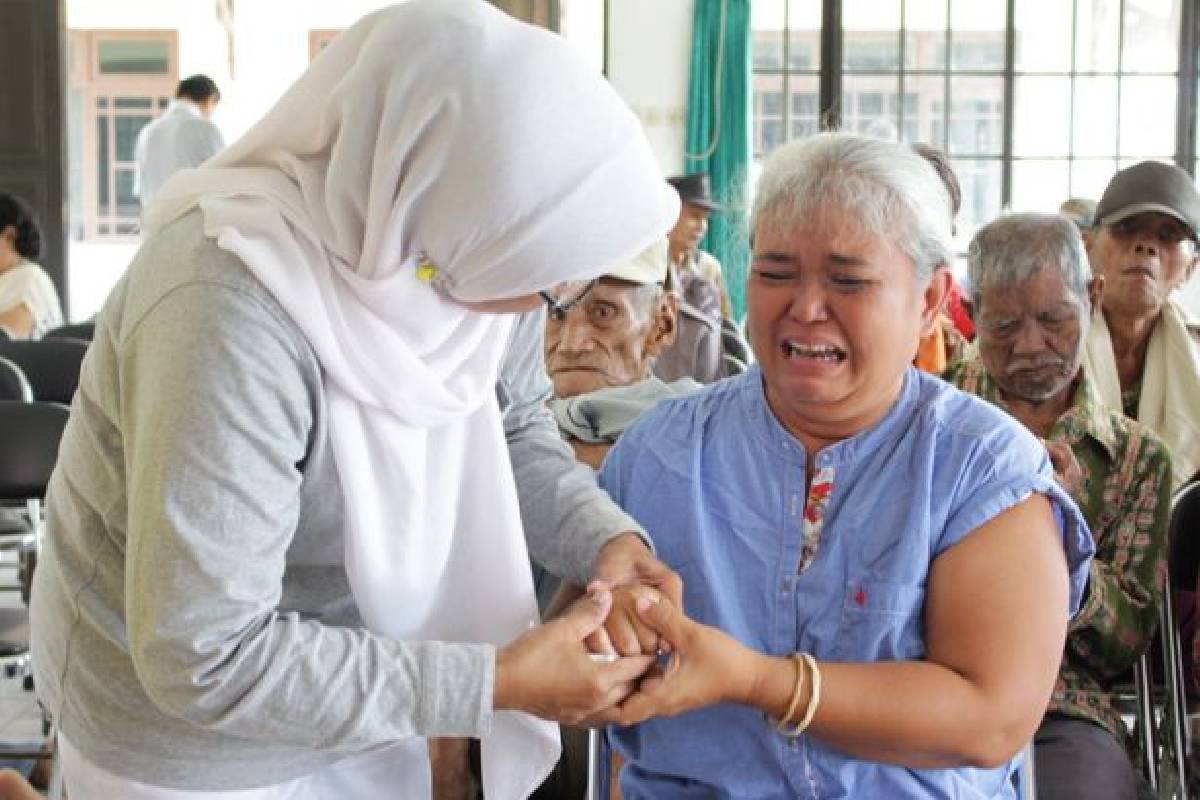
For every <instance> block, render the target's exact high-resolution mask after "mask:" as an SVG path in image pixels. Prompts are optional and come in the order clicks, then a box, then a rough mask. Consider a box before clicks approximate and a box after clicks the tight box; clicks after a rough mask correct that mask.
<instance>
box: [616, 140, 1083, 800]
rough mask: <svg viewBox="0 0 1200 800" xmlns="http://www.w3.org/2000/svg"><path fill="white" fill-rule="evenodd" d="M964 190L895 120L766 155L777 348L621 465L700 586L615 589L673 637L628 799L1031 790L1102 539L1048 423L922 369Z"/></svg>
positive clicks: (771, 335)
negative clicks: (1043, 426)
mask: <svg viewBox="0 0 1200 800" xmlns="http://www.w3.org/2000/svg"><path fill="white" fill-rule="evenodd" d="M949 207H950V204H949V201H948V199H947V197H946V190H945V188H944V187H943V186H942V183H941V181H939V179H938V177H937V176H936V175H935V174H934V172H933V170H931V169H930V168H929V166H928V165H927V164H926V163H925V162H924V161H923V160H922V159H921V157H920V156H919V155H917V154H916V153H914V152H912V150H910V149H909V148H908V147H907V146H905V145H900V144H897V143H893V142H886V141H881V140H877V139H870V138H866V137H860V136H855V135H850V134H821V135H818V136H813V137H809V138H807V139H804V140H799V141H796V142H792V143H790V144H787V145H785V146H783V147H781V148H779V149H778V150H776V151H775V152H773V153H772V154H771V156H770V157H769V158H768V160H767V162H766V164H765V165H764V169H763V174H762V178H761V179H760V182H759V185H758V189H757V192H756V194H755V207H754V210H753V218H752V231H753V241H752V244H753V261H752V264H751V272H750V277H749V279H748V283H747V290H748V307H749V318H748V320H749V323H748V324H749V328H750V333H751V335H750V341H751V343H752V345H753V347H754V349H755V354H756V355H757V357H758V363H757V365H756V366H754V367H752V368H751V369H750V370H749V371H747V372H746V373H744V374H743V375H741V376H739V377H736V378H732V379H729V380H726V381H723V382H722V383H720V384H718V385H716V386H713V387H710V388H708V389H706V390H703V391H701V392H699V393H696V394H694V395H691V396H688V397H685V398H679V399H670V400H665V401H663V402H662V403H660V404H659V405H658V406H657V407H656V408H654V409H653V410H652V411H650V412H648V413H647V414H646V415H645V416H643V417H642V418H641V419H640V420H638V421H637V422H636V423H635V424H634V425H633V426H632V427H631V428H630V429H629V430H627V431H626V432H625V434H624V436H622V437H621V439H620V441H618V442H617V444H616V446H615V447H614V448H613V449H612V451H611V452H610V453H609V454H608V458H607V459H606V460H605V462H604V466H603V468H602V469H601V481H602V484H603V485H604V487H605V488H606V489H608V490H609V492H610V493H611V494H612V495H613V497H614V498H616V499H617V500H618V502H620V503H621V504H622V505H623V506H624V507H625V509H626V510H627V511H630V512H631V513H633V514H635V515H637V516H638V519H639V520H640V521H641V522H642V523H643V524H644V525H646V527H647V530H648V531H649V532H650V533H651V535H652V536H653V537H654V542H655V545H656V546H657V547H658V552H659V555H660V557H661V558H662V559H663V560H664V561H666V562H667V563H668V564H670V565H673V566H675V568H677V569H678V570H679V571H680V574H681V576H682V577H683V580H684V606H683V608H682V609H679V608H677V607H676V606H675V605H674V604H673V603H672V602H671V601H670V600H668V599H665V598H662V597H661V596H660V595H659V594H658V593H657V592H654V591H653V590H643V589H636V588H635V589H630V590H628V591H626V590H621V591H619V593H618V596H619V599H620V603H621V605H622V606H624V605H625V604H627V603H632V604H633V605H634V606H635V608H636V610H637V611H638V613H639V614H640V615H641V618H642V620H643V621H644V622H646V623H647V625H648V626H649V627H650V628H651V630H652V631H653V632H654V633H655V634H657V636H658V637H659V640H658V641H648V642H647V643H646V644H647V645H651V644H654V645H656V646H658V647H660V648H663V649H668V650H670V651H672V652H673V653H674V657H673V658H672V659H671V661H670V664H669V665H668V666H667V668H666V670H665V672H664V674H662V675H652V676H650V677H647V678H644V679H643V680H642V682H641V684H640V688H639V692H638V693H637V694H635V695H634V696H632V697H630V698H629V699H628V700H626V701H625V702H624V703H623V704H622V712H621V716H622V721H623V722H640V723H641V724H637V725H634V726H632V727H626V728H614V729H610V733H609V738H610V739H611V741H612V742H613V745H614V747H615V748H616V750H617V751H618V752H619V753H620V754H621V756H622V757H624V758H625V759H626V766H625V767H624V769H623V770H622V772H621V778H620V780H621V789H622V793H623V795H624V797H626V798H627V799H630V798H639V799H640V798H676V797H679V798H682V797H785V796H786V797H794V796H800V797H810V796H816V797H864V798H889V800H891V799H894V798H901V799H903V798H922V799H927V798H942V799H944V800H949V799H950V798H959V797H968V796H969V797H988V798H1011V797H1013V796H1014V789H1013V783H1012V777H1013V773H1014V771H1015V769H1016V767H1017V765H1018V753H1019V752H1020V750H1021V748H1022V747H1023V746H1024V745H1025V744H1026V743H1027V742H1028V741H1029V739H1030V737H1031V736H1032V735H1033V732H1034V730H1035V729H1036V728H1037V725H1038V723H1039V722H1040V721H1041V718H1042V714H1043V712H1044V711H1045V707H1046V702H1047V700H1048V698H1049V696H1050V692H1051V689H1052V687H1053V684H1054V675H1055V673H1056V671H1057V669H1058V665H1059V661H1060V658H1061V654H1062V647H1063V641H1064V637H1065V634H1066V628H1067V622H1068V619H1069V615H1070V613H1071V612H1072V610H1074V609H1076V608H1077V607H1078V604H1079V601H1080V596H1081V594H1082V591H1083V585H1084V581H1085V578H1086V574H1087V562H1088V557H1089V556H1090V553H1091V540H1090V537H1089V535H1088V532H1087V528H1086V525H1085V523H1084V522H1083V520H1082V519H1081V518H1080V517H1079V513H1078V509H1077V508H1076V507H1075V504H1074V503H1073V502H1071V500H1070V498H1069V497H1068V496H1067V494H1066V493H1065V492H1064V491H1063V489H1062V488H1061V487H1060V486H1059V485H1058V484H1057V483H1056V482H1055V480H1054V473H1053V470H1052V466H1051V463H1050V460H1049V458H1048V457H1047V455H1046V450H1045V448H1044V447H1043V446H1042V445H1041V444H1040V443H1039V442H1038V440H1037V438H1036V437H1034V436H1033V435H1032V434H1030V433H1029V432H1028V431H1026V430H1025V429H1024V428H1022V427H1021V425H1020V424H1018V423H1017V422H1016V421H1015V420H1013V419H1012V418H1011V417H1009V416H1007V415H1006V414H1004V413H1003V412H1002V411H1000V410H999V409H997V408H995V407H994V406H991V405H989V404H987V403H984V402H983V401H981V400H979V399H977V398H974V397H971V396H969V395H967V394H964V393H962V392H959V391H958V390H956V389H953V388H951V387H950V386H949V385H947V384H946V383H944V382H943V381H941V380H939V379H937V378H935V377H932V376H928V375H926V374H924V373H922V372H920V371H918V370H916V369H915V368H913V367H912V366H911V360H912V354H913V351H914V350H915V348H916V343H917V339H918V337H919V336H921V335H922V334H923V333H925V332H927V331H928V330H929V329H930V327H931V326H932V325H934V324H936V321H937V314H938V310H939V308H940V307H941V305H942V302H943V300H944V298H945V295H946V291H947V289H948V287H949V282H950V275H949V267H948V265H949V262H950V259H951V258H952V249H951V235H950V214H949ZM655 715H662V716H661V718H655V719H649V718H650V717H652V716H655ZM668 715H670V716H668ZM646 719H649V721H645V722H642V720H646Z"/></svg>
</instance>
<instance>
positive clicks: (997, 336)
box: [946, 213, 1171, 800]
mask: <svg viewBox="0 0 1200 800" xmlns="http://www.w3.org/2000/svg"><path fill="white" fill-rule="evenodd" d="M969 258H970V267H969V269H970V278H971V287H972V294H973V300H974V307H975V309H976V322H977V323H978V338H977V339H976V344H977V346H978V352H977V354H976V355H974V356H973V357H972V358H971V359H970V360H968V361H966V362H962V363H960V364H957V365H955V366H954V367H952V368H951V369H950V371H949V372H948V374H947V376H946V378H947V380H950V381H951V382H952V383H954V384H956V385H957V386H959V387H960V388H962V389H963V390H965V391H968V392H971V393H973V394H976V395H978V396H980V397H982V398H983V399H985V400H988V401H989V402H992V403H995V404H996V405H998V406H999V407H1001V408H1003V409H1004V410H1005V411H1007V412H1008V413H1009V414H1011V415H1013V416H1014V417H1016V418H1017V420H1019V421H1020V422H1021V423H1022V424H1023V425H1024V426H1025V427H1026V428H1028V429H1029V430H1030V431H1031V432H1032V433H1033V434H1035V435H1036V436H1038V437H1039V438H1040V439H1042V440H1043V441H1044V442H1045V445H1046V448H1047V450H1048V452H1049V455H1050V460H1051V462H1052V463H1053V464H1054V467H1055V477H1056V479H1057V480H1058V482H1059V483H1060V484H1061V485H1062V487H1063V488H1064V489H1065V490H1066V491H1067V492H1069V493H1070V495H1071V496H1072V497H1073V498H1074V499H1075V502H1076V503H1077V504H1078V505H1079V507H1080V509H1081V510H1082V511H1083V515H1084V518H1085V519H1086V520H1087V523H1088V527H1089V528H1090V529H1091V531H1092V538H1093V539H1094V540H1095V543H1096V555H1095V558H1094V559H1093V560H1092V564H1091V569H1090V571H1089V575H1088V589H1087V596H1086V599H1085V600H1084V603H1083V606H1082V608H1081V609H1080V611H1079V614H1078V616H1076V617H1075V619H1074V620H1072V622H1071V627H1070V629H1069V630H1068V633H1067V643H1066V649H1065V650H1064V652H1063V658H1062V667H1061V668H1060V669H1059V674H1058V681H1057V683H1056V684H1055V687H1054V694H1053V695H1052V696H1051V698H1050V705H1049V707H1048V709H1047V714H1046V718H1045V719H1044V720H1043V721H1042V724H1041V726H1040V727H1039V728H1038V732H1037V735H1036V736H1035V737H1034V745H1035V753H1036V762H1037V789H1038V797H1040V798H1046V800H1060V798H1080V800H1084V799H1085V798H1086V799H1087V800H1103V799H1104V798H1112V800H1123V799H1124V798H1132V797H1136V796H1137V791H1138V778H1137V775H1136V773H1135V771H1134V768H1133V765H1132V764H1131V763H1130V760H1129V757H1128V755H1127V754H1126V749H1125V747H1124V745H1125V740H1126V738H1127V734H1126V729H1125V724H1124V722H1123V721H1122V720H1121V715H1120V712H1119V711H1118V709H1117V708H1116V705H1115V698H1114V695H1113V691H1112V681H1113V680H1114V678H1116V677H1118V676H1121V675H1124V674H1125V673H1127V672H1128V671H1129V669H1130V668H1132V666H1133V664H1134V662H1136V661H1137V659H1138V657H1139V656H1140V655H1141V654H1142V652H1144V651H1145V649H1146V648H1147V647H1149V645H1150V640H1151V638H1152V637H1153V635H1154V628H1155V623H1156V621H1157V611H1158V605H1159V604H1160V603H1161V602H1162V594H1163V586H1162V584H1161V583H1160V581H1159V576H1160V575H1162V574H1163V571H1164V570H1165V569H1166V551H1167V523H1168V518H1169V514H1170V507H1171V465H1170V459H1169V458H1168V456H1167V449H1166V447H1165V446H1164V445H1163V443H1162V442H1161V441H1160V440H1159V438H1158V437H1157V436H1155V435H1154V433H1153V432H1152V431H1151V430H1150V429H1149V428H1147V427H1146V426H1144V425H1142V424H1140V423H1138V422H1136V421H1134V420H1132V419H1129V418H1128V417H1125V416H1124V415H1123V414H1121V413H1120V411H1117V410H1114V409H1112V408H1109V407H1108V406H1106V405H1105V404H1104V402H1103V401H1102V400H1101V399H1100V397H1099V394H1098V393H1097V391H1096V387H1095V384H1094V382H1093V381H1092V379H1091V376H1090V375H1089V374H1088V370H1087V368H1085V367H1084V366H1083V365H1082V361H1083V350H1084V343H1085V341H1086V340H1087V334H1088V327H1089V325H1090V323H1091V319H1092V310H1093V309H1094V308H1096V306H1097V304H1098V302H1099V299H1100V296H1101V292H1102V291H1103V288H1104V279H1103V278H1099V277H1097V278H1093V277H1092V276H1091V271H1090V270H1089V269H1088V265H1087V260H1086V256H1085V255H1084V251H1083V241H1082V240H1081V238H1080V236H1079V232H1078V230H1077V229H1076V227H1075V225H1074V224H1073V223H1072V221H1071V220H1070V219H1068V218H1067V217H1065V216H1062V215H1060V214H1036V213H1027V214H1013V215H1010V216H1007V217H1001V218H1000V219H998V220H996V221H994V222H992V223H990V224H988V225H987V226H985V227H984V228H982V229H981V230H980V231H979V232H978V233H977V234H975V238H974V240H973V241H972V242H971V248H970V256H969Z"/></svg>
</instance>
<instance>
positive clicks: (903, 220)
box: [750, 133, 954, 280]
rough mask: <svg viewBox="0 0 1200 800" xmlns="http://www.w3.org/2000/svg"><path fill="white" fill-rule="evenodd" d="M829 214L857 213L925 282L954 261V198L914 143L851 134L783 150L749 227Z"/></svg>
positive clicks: (772, 161)
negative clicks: (825, 211)
mask: <svg viewBox="0 0 1200 800" xmlns="http://www.w3.org/2000/svg"><path fill="white" fill-rule="evenodd" d="M826 208H834V209H837V210H840V211H842V212H844V213H849V214H852V215H853V216H854V217H855V218H856V219H857V220H858V222H859V224H860V225H862V227H863V230H864V231H865V232H866V233H868V234H872V235H874V236H877V237H879V238H883V239H890V240H891V241H893V242H894V243H895V244H896V245H897V247H899V249H900V250H901V252H903V253H904V254H905V255H907V256H908V257H909V258H910V259H911V260H912V262H913V264H914V265H915V266H916V270H917V277H918V278H920V279H922V280H924V279H925V278H928V277H929V275H930V274H932V272H933V271H934V269H936V268H938V267H940V266H949V265H950V264H951V262H952V261H953V257H954V255H953V254H954V249H953V243H952V236H953V233H952V230H953V222H952V220H951V218H950V196H949V194H948V193H947V192H946V187H945V185H944V184H943V183H942V181H941V178H939V177H938V175H937V173H936V172H934V170H933V167H931V166H930V165H929V163H928V162H927V161H926V160H925V159H924V158H922V157H921V156H920V155H918V154H917V153H915V152H914V151H913V150H912V149H911V148H909V147H908V146H907V145H901V144H897V143H896V142H888V141H884V140H883V139H874V138H871V137H868V136H858V135H855V134H850V133H820V134H817V135H815V136H810V137H808V138H806V139H798V140H794V141H792V142H790V143H788V144H785V145H783V146H782V147H780V148H778V149H777V150H775V151H774V152H773V153H771V155H770V156H768V157H767V160H766V162H765V163H764V164H763V172H762V177H761V178H759V181H758V188H757V191H756V193H755V198H754V208H753V210H752V212H751V217H750V227H751V230H756V229H757V227H758V225H759V224H760V223H761V222H762V221H763V220H764V219H765V218H768V217H770V218H771V219H772V220H778V221H779V222H782V223H784V224H788V223H793V222H797V221H799V220H800V219H802V218H803V217H806V216H812V215H815V214H818V213H820V212H821V211H822V210H823V209H826ZM780 216H782V219H780ZM897 228H899V233H897Z"/></svg>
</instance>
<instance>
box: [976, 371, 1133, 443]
mask: <svg viewBox="0 0 1200 800" xmlns="http://www.w3.org/2000/svg"><path fill="white" fill-rule="evenodd" d="M958 386H959V388H960V389H962V390H963V391H964V392H970V393H971V394H974V395H977V396H978V397H980V398H982V399H984V400H987V401H988V402H989V403H992V404H994V405H997V406H999V407H1000V408H1003V409H1004V410H1005V411H1007V410H1008V406H1007V404H1005V402H1004V400H1003V398H1001V397H1000V387H999V386H998V385H997V383H996V381H995V380H993V379H992V376H991V375H989V374H988V372H987V370H986V369H984V367H983V360H982V359H981V358H980V357H979V354H978V353H975V354H974V355H973V356H972V357H971V359H970V360H969V361H967V362H965V363H964V364H963V366H962V372H961V373H960V375H959V377H958ZM1085 436H1089V437H1091V438H1092V439H1094V440H1095V441H1096V442H1097V443H1098V444H1099V445H1100V446H1101V447H1103V448H1104V451H1105V452H1106V453H1107V454H1108V457H1109V460H1115V459H1116V457H1117V449H1118V443H1117V434H1116V431H1114V430H1113V424H1112V412H1111V411H1110V410H1109V408H1108V407H1107V406H1106V405H1104V403H1103V402H1102V401H1101V399H1100V395H1099V393H1098V392H1097V390H1096V386H1095V384H1094V383H1093V381H1092V379H1091V377H1090V376H1089V374H1088V370H1087V367H1085V366H1083V365H1080V368H1079V383H1078V385H1077V386H1076V387H1075V394H1074V396H1073V397H1072V398H1071V405H1070V406H1069V407H1068V408H1067V410H1066V411H1064V412H1063V413H1062V415H1061V416H1060V417H1059V418H1058V419H1057V420H1056V421H1055V423H1054V427H1053V428H1051V429H1050V438H1051V439H1053V440H1056V441H1057V440H1064V441H1067V442H1068V443H1074V442H1078V441H1079V440H1081V439H1083V437H1085Z"/></svg>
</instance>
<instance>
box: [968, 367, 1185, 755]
mask: <svg viewBox="0 0 1200 800" xmlns="http://www.w3.org/2000/svg"><path fill="white" fill-rule="evenodd" d="M944 377H945V378H946V380H948V381H950V382H951V383H953V384H955V385H956V386H958V387H959V388H960V389H962V390H963V391H966V392H971V393H972V394H975V395H978V396H979V397H981V398H983V399H984V400H987V401H989V402H991V403H994V404H996V405H998V406H1000V407H1001V408H1004V407H1005V405H1004V401H1003V400H1002V399H1001V398H1000V392H999V388H998V387H997V386H996V383H995V381H993V380H992V378H991V376H989V375H988V374H987V373H986V372H985V371H984V368H983V362H982V361H981V360H980V359H979V356H978V355H977V354H975V355H973V356H972V357H971V358H970V359H969V360H967V361H961V362H959V363H957V364H954V365H953V366H951V367H950V368H949V369H948V370H947V371H946V374H945V376H944ZM1049 438H1050V440H1051V441H1062V442H1066V443H1067V444H1069V445H1070V447H1071V450H1072V452H1074V454H1075V458H1076V460H1078V462H1079V466H1080V468H1081V469H1082V471H1083V481H1082V484H1081V486H1080V489H1079V490H1078V491H1077V492H1076V493H1075V494H1074V495H1073V497H1074V499H1075V502H1076V503H1078V504H1079V508H1080V510H1081V511H1083V516H1084V519H1086V520H1087V523H1088V526H1089V527H1090V528H1091V529H1092V536H1093V538H1094V539H1095V542H1096V557H1095V558H1094V559H1093V561H1092V566H1091V573H1090V576H1089V581H1088V593H1087V596H1086V598H1085V599H1084V602H1083V606H1082V607H1081V608H1080V609H1079V614H1078V615H1077V616H1076V617H1075V619H1074V620H1073V621H1072V623H1071V628H1070V630H1069V632H1068V635H1067V645H1066V650H1065V652H1064V654H1063V663H1062V668H1061V669H1060V670H1059V674H1058V680H1057V681H1056V682H1055V685H1054V694H1053V695H1052V696H1051V698H1050V707H1049V709H1048V710H1049V711H1052V712H1057V713H1060V714H1064V715H1066V716H1069V717H1077V718H1082V719H1087V720H1091V721H1092V722H1096V723H1098V724H1099V725H1102V726H1103V727H1105V728H1107V729H1108V730H1109V731H1111V732H1112V734H1113V735H1114V736H1116V737H1117V738H1118V739H1120V740H1122V741H1124V739H1125V725H1124V724H1123V723H1122V721H1121V717H1120V715H1119V714H1118V713H1117V711H1116V709H1115V708H1114V706H1113V696H1112V693H1111V692H1110V691H1109V690H1108V689H1109V686H1110V685H1111V683H1112V681H1113V680H1114V679H1117V678H1120V677H1121V676H1123V675H1124V674H1125V673H1126V672H1127V671H1128V670H1129V669H1131V668H1132V667H1133V664H1134V662H1136V661H1137V659H1138V656H1140V655H1141V654H1142V652H1143V651H1144V650H1145V649H1146V648H1147V647H1149V645H1150V641H1151V639H1152V638H1153V636H1154V631H1155V627H1156V626H1157V623H1158V610H1157V609H1158V604H1159V603H1160V602H1162V587H1163V585H1164V582H1165V579H1166V568H1167V566H1166V557H1167V522H1168V519H1169V517H1170V510H1171V477H1170V476H1171V469H1170V460H1169V456H1168V455H1167V448H1166V446H1165V445H1164V444H1163V443H1162V441H1161V440H1160V439H1159V438H1158V437H1157V436H1155V435H1154V433H1152V432H1151V431H1150V429H1149V428H1147V427H1145V426H1144V425H1142V424H1140V423H1138V422H1137V421H1135V420H1132V419H1129V418H1128V417H1125V416H1123V415H1122V414H1120V413H1118V412H1116V411H1113V410H1111V409H1109V408H1108V407H1107V406H1105V405H1103V404H1102V402H1101V400H1100V397H1099V395H1097V394H1096V391H1095V389H1094V387H1093V386H1092V382H1091V380H1089V378H1088V376H1087V374H1086V372H1084V370H1083V369H1082V368H1081V369H1080V373H1079V384H1078V386H1077V387H1076V390H1075V397H1074V400H1073V401H1072V404H1071V407H1070V408H1068V409H1067V411H1066V412H1065V413H1064V414H1063V415H1062V416H1061V417H1059V418H1058V421H1057V422H1055V423H1054V428H1053V429H1052V430H1051V431H1050V437H1049Z"/></svg>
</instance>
